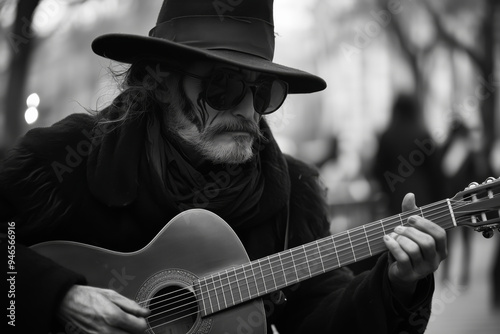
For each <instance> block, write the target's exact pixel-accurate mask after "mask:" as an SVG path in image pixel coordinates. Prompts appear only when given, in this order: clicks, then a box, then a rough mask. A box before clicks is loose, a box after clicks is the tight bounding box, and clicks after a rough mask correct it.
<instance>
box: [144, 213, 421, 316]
mask: <svg viewBox="0 0 500 334" xmlns="http://www.w3.org/2000/svg"><path fill="white" fill-rule="evenodd" d="M417 211H418V210H415V211H414V212H417ZM412 214H413V212H411V214H408V217H409V216H410V215H412ZM404 219H406V218H404ZM394 220H397V222H398V223H397V225H400V223H399V220H400V218H399V217H394ZM370 224H372V225H373V226H371V227H372V228H373V227H374V226H376V225H380V222H379V221H377V222H373V223H370ZM370 224H367V225H365V230H366V232H367V233H366V234H369V233H368V232H369V231H370V226H368V225H370ZM361 228H362V227H358V229H361ZM376 229H377V230H378V231H379V232H377V233H380V227H376ZM354 230H355V229H352V230H351V242H352V243H356V244H357V245H359V246H361V245H363V244H364V243H367V242H363V243H361V244H360V243H358V240H361V239H365V238H366V237H365V236H363V235H360V234H358V235H354V233H356V232H355V231H354ZM345 233H346V232H341V233H339V234H338V235H336V236H330V237H326V238H325V239H334V237H337V238H338V240H334V241H335V242H336V244H335V245H336V246H337V247H339V248H342V247H344V246H345V245H347V244H349V243H342V241H343V239H342V237H341V236H340V235H341V234H345ZM362 233H363V232H362ZM363 234H364V233H363ZM382 234H383V233H382ZM353 237H359V238H357V239H356V238H353ZM370 237H373V235H372V236H370ZM345 240H347V239H345ZM322 241H323V242H326V243H328V244H330V242H331V241H330V240H322ZM372 242H373V241H372ZM304 246H305V247H313V248H317V247H321V246H320V245H319V242H317V243H314V242H313V244H312V245H304ZM299 248H300V246H299ZM329 250H330V249H326V250H324V251H329ZM304 251H305V248H304ZM345 251H347V252H349V250H345ZM288 255H290V257H291V258H292V260H294V259H295V257H294V255H293V254H291V252H290V253H288ZM261 260H262V259H261ZM272 260H276V261H274V262H275V263H278V262H280V259H279V258H278V257H276V258H273V257H272V256H271V259H270V262H269V266H270V268H269V270H271V269H272V268H271V267H272V266H273V262H272ZM301 264H303V263H300V264H299V265H301ZM245 265H247V264H245ZM245 265H242V266H236V267H233V268H231V271H234V272H235V274H234V276H233V277H237V275H238V274H239V273H238V272H237V271H238V269H240V268H243V267H244V266H245ZM243 271H246V270H245V269H243ZM204 278H205V279H207V280H208V279H211V278H213V277H212V276H206V277H204ZM231 278H232V277H231V275H227V277H224V279H227V280H228V281H229V284H231ZM202 279H203V278H202ZM200 281H201V279H200ZM233 283H234V281H233ZM207 286H208V282H207ZM216 289H217V287H215V288H213V289H212V290H207V293H210V292H211V291H214V290H216ZM169 293H176V292H169ZM190 293H191V292H190V291H186V292H185V295H190ZM167 294H168V293H167ZM165 296H166V294H164V295H159V296H155V297H153V298H151V299H148V300H144V301H142V302H141V303H147V302H148V301H151V300H152V299H155V298H161V297H165ZM178 296H179V295H177V297H178ZM163 301H164V300H162V301H161V302H163ZM154 304H155V303H151V304H150V306H151V305H154Z"/></svg>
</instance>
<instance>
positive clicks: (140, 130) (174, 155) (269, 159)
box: [87, 113, 290, 228]
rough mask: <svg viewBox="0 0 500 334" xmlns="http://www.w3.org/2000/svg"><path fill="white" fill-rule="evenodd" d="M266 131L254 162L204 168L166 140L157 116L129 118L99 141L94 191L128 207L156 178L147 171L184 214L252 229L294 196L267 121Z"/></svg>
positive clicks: (91, 180) (90, 166)
mask: <svg viewBox="0 0 500 334" xmlns="http://www.w3.org/2000/svg"><path fill="white" fill-rule="evenodd" d="M260 127H261V131H262V132H263V133H264V135H265V137H266V138H267V142H266V143H265V144H263V143H256V145H255V148H254V149H255V150H256V155H255V158H254V159H252V160H251V161H250V162H248V163H245V164H241V165H209V166H206V168H204V169H203V170H200V169H195V168H194V167H193V166H192V165H191V164H190V163H189V160H188V159H187V158H186V157H185V156H184V155H183V154H182V152H181V151H179V150H178V149H177V148H176V146H175V145H173V144H172V142H171V141H170V140H168V139H166V137H165V135H164V134H162V131H161V126H160V122H159V120H158V119H157V117H156V116H155V114H154V113H147V114H144V115H142V117H138V118H134V119H130V120H127V121H125V122H124V123H123V124H121V125H120V126H119V127H117V128H116V129H114V130H112V131H110V132H108V133H106V134H104V135H102V136H98V137H96V140H95V142H94V143H93V147H92V150H91V152H90V155H89V159H88V163H87V179H88V184H89V188H90V190H91V192H92V194H93V195H94V196H95V197H96V198H97V199H98V200H99V201H101V202H102V203H104V204H105V205H107V206H110V207H125V206H127V205H130V204H132V203H133V202H134V201H135V200H136V199H137V196H138V188H139V184H142V183H143V182H144V180H146V179H155V178H154V177H150V176H147V175H141V173H149V174H155V176H156V179H159V180H161V182H160V183H161V185H160V186H161V187H163V193H164V194H166V196H168V199H170V200H171V201H173V202H174V203H175V206H177V209H178V212H181V211H184V210H186V209H189V208H204V209H207V210H210V211H212V212H214V213H216V214H218V215H220V216H221V217H222V218H223V219H224V220H226V221H227V222H228V223H230V225H231V226H233V228H235V227H244V228H245V227H250V226H251V225H254V224H255V223H258V222H259V221H264V220H266V219H267V218H268V217H270V216H272V215H275V214H277V213H278V212H280V211H282V210H283V208H284V207H285V206H286V205H287V203H288V199H289V195H290V180H289V176H288V169H287V165H286V161H285V159H284V156H283V154H282V153H281V151H280V149H279V147H278V145H277V143H276V141H275V140H274V137H273V136H272V134H271V131H270V129H269V127H268V126H267V123H266V122H265V121H264V120H261V122H260ZM144 159H146V160H147V161H144ZM141 165H142V166H144V165H145V166H147V168H146V170H144V168H140V166H141ZM155 186H158V185H155ZM163 200H165V199H163ZM250 221H252V222H253V223H251V224H249V222H250Z"/></svg>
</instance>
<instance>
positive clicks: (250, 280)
mask: <svg viewBox="0 0 500 334" xmlns="http://www.w3.org/2000/svg"><path fill="white" fill-rule="evenodd" d="M243 273H244V274H245V282H246V285H247V288H248V294H249V299H252V298H253V296H258V292H257V291H258V290H257V285H256V284H255V279H254V278H255V275H253V267H252V265H251V264H250V265H246V266H245V267H243Z"/></svg>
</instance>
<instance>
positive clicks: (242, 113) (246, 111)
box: [232, 89, 256, 119]
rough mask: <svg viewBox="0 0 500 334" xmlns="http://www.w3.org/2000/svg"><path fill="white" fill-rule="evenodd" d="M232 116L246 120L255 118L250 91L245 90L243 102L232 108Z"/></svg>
mask: <svg viewBox="0 0 500 334" xmlns="http://www.w3.org/2000/svg"><path fill="white" fill-rule="evenodd" d="M232 113H233V115H235V116H238V117H243V118H246V119H254V118H255V114H256V112H255V108H254V106H253V93H252V90H251V89H247V91H246V93H245V97H243V100H241V102H240V103H239V104H238V105H237V106H236V107H234V109H233V110H232Z"/></svg>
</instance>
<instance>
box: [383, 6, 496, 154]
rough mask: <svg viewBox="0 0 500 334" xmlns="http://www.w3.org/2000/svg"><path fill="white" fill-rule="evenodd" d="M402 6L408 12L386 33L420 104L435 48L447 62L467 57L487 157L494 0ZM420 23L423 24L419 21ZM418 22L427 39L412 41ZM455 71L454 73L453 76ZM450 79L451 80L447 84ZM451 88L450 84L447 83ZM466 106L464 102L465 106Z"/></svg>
mask: <svg viewBox="0 0 500 334" xmlns="http://www.w3.org/2000/svg"><path fill="white" fill-rule="evenodd" d="M393 3H394V1H392V0H379V6H380V7H381V9H382V10H384V9H387V8H390V6H391V5H393ZM403 3H404V6H411V7H412V8H411V10H404V12H402V13H401V15H394V16H393V18H394V20H393V24H391V25H390V28H391V29H392V31H393V32H394V36H395V37H396V39H397V41H398V43H399V45H400V47H401V50H402V51H403V54H404V55H405V56H406V59H407V61H408V63H409V65H410V68H411V69H412V72H413V76H414V79H415V83H416V84H415V87H416V89H417V92H418V94H419V95H420V99H421V101H424V100H425V98H426V96H427V94H428V93H429V91H428V90H429V85H428V84H429V80H431V78H430V76H429V75H428V73H429V71H428V69H429V67H430V65H431V63H432V61H433V55H434V54H433V52H434V51H435V50H436V48H438V47H445V48H446V49H447V50H448V52H449V55H450V58H452V57H453V55H454V54H456V53H463V54H465V55H467V57H468V58H469V60H470V62H471V63H472V64H474V67H475V72H476V73H475V75H474V76H473V77H472V78H470V80H471V81H473V80H479V83H478V84H477V85H476V86H475V87H474V88H475V90H474V91H473V92H471V94H473V95H474V97H475V98H476V99H475V100H474V101H471V102H476V101H477V103H478V104H479V105H478V110H479V111H480V116H481V120H482V125H483V129H484V132H485V137H486V139H487V140H486V146H487V147H486V150H485V153H486V154H489V152H490V150H491V144H492V143H493V142H494V139H495V122H494V120H495V106H496V102H497V97H498V91H497V89H496V87H495V82H494V73H495V47H496V46H497V45H498V42H499V40H498V39H499V38H500V35H499V34H498V30H499V28H500V23H499V20H498V17H499V16H500V13H499V11H500V0H478V1H468V0H440V1H433V2H431V1H429V0H421V1H418V2H412V3H411V4H410V3H409V2H408V1H406V2H403ZM415 13H417V15H420V20H415V19H414V17H415ZM465 16H467V19H468V20H470V21H472V24H469V27H470V26H472V27H474V29H475V31H468V32H467V33H463V30H460V28H463V26H464V17H465ZM422 17H424V19H422ZM422 21H424V22H425V23H426V24H428V25H429V27H427V29H424V30H427V31H430V33H428V35H427V36H423V37H422V36H421V35H422V34H420V36H418V34H417V33H416V31H418V30H422V29H421V28H422ZM456 70H458V69H457V68H456V67H455V69H454V71H456ZM453 74H454V73H452V80H458V79H457V78H458V76H456V75H453ZM453 78H454V79H453ZM450 85H451V86H455V87H456V85H457V83H456V82H452V83H450ZM460 98H461V99H464V97H463V96H461V97H460V96H456V94H455V99H460ZM461 102H463V101H456V100H455V101H454V104H453V105H458V104H460V103H461ZM466 102H467V101H466Z"/></svg>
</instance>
